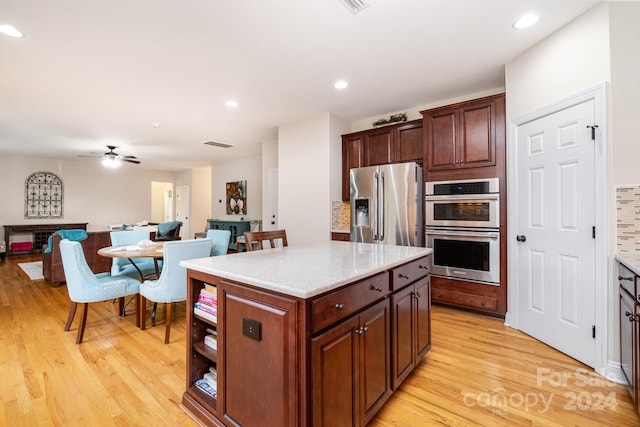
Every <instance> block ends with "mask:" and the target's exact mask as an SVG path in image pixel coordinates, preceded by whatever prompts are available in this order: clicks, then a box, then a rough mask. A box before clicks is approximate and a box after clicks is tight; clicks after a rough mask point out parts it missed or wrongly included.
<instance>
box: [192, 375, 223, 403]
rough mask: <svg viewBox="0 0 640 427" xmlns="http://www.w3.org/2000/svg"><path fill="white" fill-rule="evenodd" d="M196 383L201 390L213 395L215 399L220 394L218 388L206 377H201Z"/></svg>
mask: <svg viewBox="0 0 640 427" xmlns="http://www.w3.org/2000/svg"><path fill="white" fill-rule="evenodd" d="M194 385H195V386H196V387H198V388H199V389H200V390H202V391H203V392H204V393H206V394H207V395H209V396H211V397H213V398H214V399H215V398H216V397H217V395H218V393H217V390H216V389H215V388H213V387H212V386H211V385H210V384H209V383H207V382H206V381H205V379H204V378H200V379H199V380H196V382H195V383H194Z"/></svg>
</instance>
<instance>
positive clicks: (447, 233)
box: [426, 228, 500, 239]
mask: <svg viewBox="0 0 640 427" xmlns="http://www.w3.org/2000/svg"><path fill="white" fill-rule="evenodd" d="M426 234H427V236H428V235H436V236H459V237H488V238H490V239H497V238H499V237H500V233H499V232H498V231H452V230H434V229H429V228H428V229H427V230H426Z"/></svg>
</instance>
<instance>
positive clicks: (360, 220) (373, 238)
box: [350, 162, 424, 246]
mask: <svg viewBox="0 0 640 427" xmlns="http://www.w3.org/2000/svg"><path fill="white" fill-rule="evenodd" d="M350 181H351V185H350V187H351V241H352V242H365V243H382V244H387V245H399V246H424V220H423V206H424V178H423V175H422V167H421V166H420V165H418V164H417V163H414V162H412V163H398V164H393V165H382V166H370V167H366V168H357V169H351V172H350Z"/></svg>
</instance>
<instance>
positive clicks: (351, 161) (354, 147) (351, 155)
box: [342, 134, 364, 201]
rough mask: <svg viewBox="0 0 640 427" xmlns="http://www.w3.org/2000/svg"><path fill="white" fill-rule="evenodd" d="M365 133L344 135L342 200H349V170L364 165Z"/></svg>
mask: <svg viewBox="0 0 640 427" xmlns="http://www.w3.org/2000/svg"><path fill="white" fill-rule="evenodd" d="M363 162H364V143H363V135H362V134H356V135H345V136H343V137H342V200H344V201H347V200H349V190H350V189H349V171H350V170H351V169H352V168H359V167H362V166H364V163H363Z"/></svg>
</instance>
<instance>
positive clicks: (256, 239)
mask: <svg viewBox="0 0 640 427" xmlns="http://www.w3.org/2000/svg"><path fill="white" fill-rule="evenodd" d="M267 241H268V242H269V244H270V245H271V246H270V247H271V248H275V247H276V246H288V244H287V233H286V232H285V230H275V231H245V233H244V244H245V246H246V248H247V251H248V252H249V251H256V250H261V249H265V248H264V246H263V242H267ZM278 242H279V243H280V245H278V244H277V243H278ZM254 245H255V246H254ZM267 249H268V248H267Z"/></svg>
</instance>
